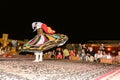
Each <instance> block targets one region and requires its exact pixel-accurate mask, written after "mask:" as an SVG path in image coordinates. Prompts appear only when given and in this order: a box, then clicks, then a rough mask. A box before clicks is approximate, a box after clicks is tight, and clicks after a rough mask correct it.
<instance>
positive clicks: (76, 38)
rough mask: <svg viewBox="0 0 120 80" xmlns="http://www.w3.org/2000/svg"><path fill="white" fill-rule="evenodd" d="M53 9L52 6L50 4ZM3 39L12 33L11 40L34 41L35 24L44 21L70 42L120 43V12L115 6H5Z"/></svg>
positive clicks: (0, 16)
mask: <svg viewBox="0 0 120 80" xmlns="http://www.w3.org/2000/svg"><path fill="white" fill-rule="evenodd" d="M48 6H50V5H48ZM0 19H1V27H0V34H1V35H0V37H1V36H2V33H8V34H9V38H10V39H19V40H23V39H31V38H33V37H34V36H35V35H36V32H33V30H32V26H31V24H32V22H35V21H40V22H43V23H45V24H47V25H48V26H50V27H51V28H53V29H54V30H55V31H56V33H63V34H66V35H67V36H68V37H69V40H68V41H69V42H73V43H79V42H84V41H88V40H120V38H119V36H120V32H119V29H118V27H119V22H118V20H119V16H118V10H115V9H111V7H109V8H107V7H93V6H91V7H90V6H89V7H88V6H86V7H84V8H81V6H74V7H72V6H70V4H69V5H68V6H66V5H65V4H63V5H62V6H61V5H60V4H58V5H57V4H56V5H55V7H54V6H50V7H47V8H46V7H43V6H42V5H40V6H32V5H31V4H28V5H27V6H26V5H25V3H23V5H22V4H16V5H9V7H2V9H1V14H0Z"/></svg>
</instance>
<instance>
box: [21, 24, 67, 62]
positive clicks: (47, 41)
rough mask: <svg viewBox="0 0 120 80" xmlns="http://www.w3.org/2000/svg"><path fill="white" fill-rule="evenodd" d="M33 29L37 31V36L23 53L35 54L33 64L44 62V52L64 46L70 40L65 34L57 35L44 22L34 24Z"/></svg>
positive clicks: (24, 48)
mask: <svg viewBox="0 0 120 80" xmlns="http://www.w3.org/2000/svg"><path fill="white" fill-rule="evenodd" d="M32 29H33V30H34V32H35V31H37V35H36V36H35V37H34V38H33V39H31V40H30V41H28V42H27V43H26V44H24V46H23V51H29V52H34V54H35V56H36V57H35V60H34V61H33V62H39V61H43V58H42V56H43V51H45V50H48V49H51V48H53V47H56V46H62V45H64V44H65V43H66V41H67V40H68V37H67V36H66V35H64V34H55V30H53V29H52V28H51V27H48V26H47V25H46V24H44V23H42V22H33V23H32Z"/></svg>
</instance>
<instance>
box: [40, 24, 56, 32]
mask: <svg viewBox="0 0 120 80" xmlns="http://www.w3.org/2000/svg"><path fill="white" fill-rule="evenodd" d="M41 27H42V29H43V30H44V31H45V33H47V34H54V33H55V31H54V30H52V29H51V28H50V27H47V25H46V24H42V26H41Z"/></svg>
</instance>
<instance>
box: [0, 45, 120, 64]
mask: <svg viewBox="0 0 120 80" xmlns="http://www.w3.org/2000/svg"><path fill="white" fill-rule="evenodd" d="M21 47H22V45H19V46H13V45H12V44H9V45H8V46H6V47H2V46H0V55H4V54H5V53H10V54H12V55H13V54H14V55H16V54H17V52H18V51H19V50H20V49H21ZM116 53H117V54H116V55H112V54H111V52H106V48H105V46H104V44H101V45H100V46H99V48H98V49H97V50H95V48H94V47H93V46H86V44H66V45H65V46H62V47H55V48H53V49H51V50H48V51H45V52H44V55H43V57H44V58H55V59H65V60H80V61H83V62H86V61H87V62H106V61H108V62H110V61H111V63H118V64H119V63H120V51H119V50H117V51H116ZM46 56H48V57H46Z"/></svg>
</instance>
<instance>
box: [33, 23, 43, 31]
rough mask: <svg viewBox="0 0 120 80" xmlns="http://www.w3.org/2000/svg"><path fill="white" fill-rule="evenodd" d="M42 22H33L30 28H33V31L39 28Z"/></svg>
mask: <svg viewBox="0 0 120 80" xmlns="http://www.w3.org/2000/svg"><path fill="white" fill-rule="evenodd" d="M42 24H43V23H42V22H33V23H32V29H34V31H36V30H37V29H39V28H41V26H42ZM34 31H33V32H34Z"/></svg>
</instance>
